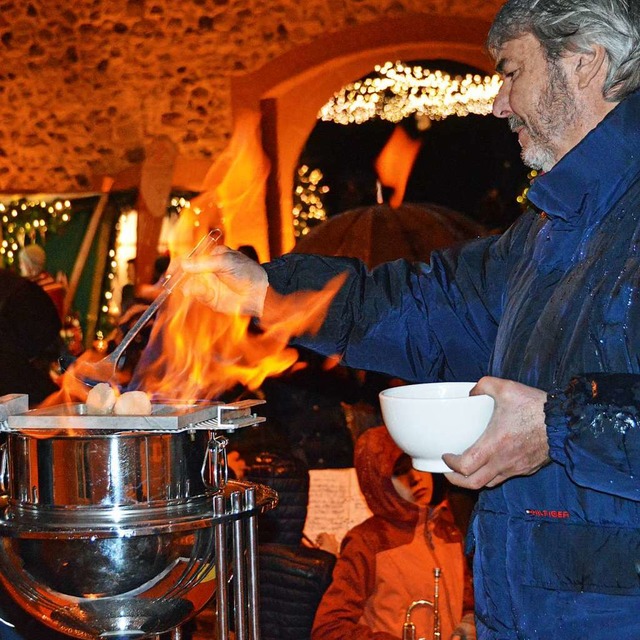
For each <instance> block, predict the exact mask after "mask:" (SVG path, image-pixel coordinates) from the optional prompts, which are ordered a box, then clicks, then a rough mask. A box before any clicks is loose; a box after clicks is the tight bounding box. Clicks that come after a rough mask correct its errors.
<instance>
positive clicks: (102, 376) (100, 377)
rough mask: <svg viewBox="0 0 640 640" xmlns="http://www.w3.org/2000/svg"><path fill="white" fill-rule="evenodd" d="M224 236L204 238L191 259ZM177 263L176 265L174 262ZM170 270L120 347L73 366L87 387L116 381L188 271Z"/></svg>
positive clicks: (218, 233)
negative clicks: (147, 327) (121, 366)
mask: <svg viewBox="0 0 640 640" xmlns="http://www.w3.org/2000/svg"><path fill="white" fill-rule="evenodd" d="M221 236H222V232H221V231H220V229H213V230H212V231H210V232H209V233H208V234H207V235H206V236H203V237H202V238H201V239H200V241H199V242H198V244H197V245H196V246H195V247H194V248H193V249H192V250H191V251H190V252H189V253H188V254H187V257H188V258H191V257H193V256H200V255H206V254H207V253H208V252H209V251H210V250H211V248H212V247H213V246H215V245H216V244H217V242H218V240H219V239H220V237H221ZM172 264H173V263H172ZM172 264H170V265H169V269H168V270H167V273H166V274H165V276H164V278H163V279H162V283H161V287H162V289H161V291H160V293H159V294H158V296H157V297H156V298H155V299H154V301H153V302H152V303H151V304H150V305H149V306H148V307H147V308H146V310H145V311H144V313H143V314H142V315H141V316H140V318H138V320H137V321H136V322H135V324H134V325H133V326H132V327H131V328H130V329H129V331H127V333H126V334H125V335H124V337H123V338H122V341H121V342H120V344H118V346H117V347H116V348H115V349H114V350H113V351H112V352H111V353H110V354H109V355H108V356H105V357H104V358H102V360H98V361H97V362H87V361H76V362H75V363H74V364H73V367H72V373H73V374H74V376H75V377H76V378H78V379H80V380H81V381H82V382H83V383H84V384H86V385H88V386H95V385H96V384H98V383H99V382H109V381H110V380H112V379H113V378H114V376H115V374H116V371H117V369H118V362H119V361H120V358H121V357H122V355H123V354H124V352H125V350H126V349H127V347H128V346H129V344H130V343H131V341H132V340H133V339H134V338H135V337H136V336H137V335H138V333H139V332H140V331H141V330H142V328H143V327H144V326H145V325H146V324H147V322H149V320H150V319H151V318H152V317H153V315H154V314H155V313H156V311H157V310H158V309H159V308H160V307H161V306H162V304H163V303H164V301H165V300H166V299H167V298H168V297H169V295H170V294H171V292H172V291H173V290H174V289H175V288H176V286H177V285H178V284H179V283H180V281H181V280H182V279H183V277H184V275H185V272H184V271H183V269H182V265H181V262H180V261H177V263H176V265H175V266H173V267H172Z"/></svg>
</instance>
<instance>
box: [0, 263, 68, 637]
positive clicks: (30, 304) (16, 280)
mask: <svg viewBox="0 0 640 640" xmlns="http://www.w3.org/2000/svg"><path fill="white" fill-rule="evenodd" d="M60 328H61V324H60V319H59V318H58V314H57V311H56V308H55V306H54V305H53V302H52V301H51V300H50V298H49V296H48V295H47V294H46V293H45V291H44V290H43V289H41V288H40V287H39V286H38V285H37V284H35V283H34V282H31V281H29V280H28V279H27V278H23V277H22V276H19V275H18V274H16V273H14V272H13V271H9V270H8V269H0V396H2V395H6V394H10V393H25V394H28V396H29V403H30V405H31V406H32V407H34V406H36V405H38V404H40V403H41V402H42V401H43V400H44V399H45V398H47V396H49V395H51V394H52V393H55V392H56V391H58V386H57V385H56V384H55V383H54V382H53V380H52V378H51V375H50V373H49V368H50V366H51V364H52V363H53V362H55V360H56V359H57V357H58V355H59V353H58V352H59V339H60V336H59V333H60ZM0 630H1V628H0ZM0 637H2V636H1V634H0Z"/></svg>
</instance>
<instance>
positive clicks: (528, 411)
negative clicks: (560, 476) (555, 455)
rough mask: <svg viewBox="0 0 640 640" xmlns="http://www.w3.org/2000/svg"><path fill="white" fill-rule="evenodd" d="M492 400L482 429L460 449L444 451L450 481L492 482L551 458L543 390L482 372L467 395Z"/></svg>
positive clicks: (537, 466)
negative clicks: (481, 375)
mask: <svg viewBox="0 0 640 640" xmlns="http://www.w3.org/2000/svg"><path fill="white" fill-rule="evenodd" d="M480 394H487V395H490V396H491V397H492V398H493V399H494V400H495V407H494V410H493V415H492V417H491V420H490V422H489V425H488V426H487V429H486V430H485V432H484V433H483V434H482V435H481V436H480V437H479V438H478V440H476V442H475V443H474V444H473V445H471V447H469V448H468V449H467V450H466V451H464V452H463V453H462V454H460V455H454V454H451V453H447V454H445V455H444V456H442V458H443V460H444V461H445V462H446V463H447V465H448V466H449V467H450V468H451V469H453V473H447V474H446V476H447V478H448V479H449V481H450V482H452V483H453V484H455V485H458V486H460V487H466V488H468V489H480V488H482V487H495V486H496V485H499V484H500V483H502V482H504V481H505V480H507V479H508V478H512V477H514V476H527V475H531V474H532V473H535V472H536V471H538V469H540V468H541V467H543V466H544V465H545V464H547V463H548V462H549V445H548V442H547V431H546V427H545V422H544V403H545V402H546V399H547V394H546V393H545V392H544V391H541V390H540V389H534V388H533V387H527V386H526V385H523V384H520V383H518V382H512V381H511V380H503V379H501V378H491V377H485V378H482V379H481V380H480V381H479V382H478V384H477V385H476V386H475V387H474V388H473V389H472V390H471V395H480Z"/></svg>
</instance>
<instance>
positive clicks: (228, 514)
mask: <svg viewBox="0 0 640 640" xmlns="http://www.w3.org/2000/svg"><path fill="white" fill-rule="evenodd" d="M228 500H229V502H230V505H231V510H230V511H227V510H225V496H223V495H217V496H215V497H214V498H213V509H214V516H215V518H216V521H217V522H219V524H216V525H214V526H215V540H216V551H215V553H216V571H217V578H218V579H217V587H216V612H217V632H218V635H217V640H229V603H230V599H229V583H230V582H231V584H232V587H233V611H234V626H235V629H234V631H235V635H234V638H235V640H260V624H259V619H258V535H257V532H258V523H257V514H256V513H255V512H254V511H255V506H256V490H255V487H254V486H250V485H248V486H245V487H242V489H241V490H239V491H233V492H232V493H231V494H230V495H229V497H228ZM247 511H249V512H252V513H251V515H250V516H249V517H248V518H247V517H244V518H241V517H240V516H241V515H242V514H243V513H244V514H246V513H247ZM229 533H231V538H232V549H231V551H232V553H233V577H232V579H231V580H229V575H228V569H227V562H226V557H227V553H228V551H229V549H228V544H227V542H228V535H229Z"/></svg>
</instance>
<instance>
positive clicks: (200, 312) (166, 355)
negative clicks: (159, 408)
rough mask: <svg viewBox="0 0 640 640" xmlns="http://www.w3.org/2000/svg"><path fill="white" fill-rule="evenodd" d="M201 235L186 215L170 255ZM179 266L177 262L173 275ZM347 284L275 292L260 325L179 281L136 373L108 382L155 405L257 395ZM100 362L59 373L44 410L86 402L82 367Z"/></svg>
mask: <svg viewBox="0 0 640 640" xmlns="http://www.w3.org/2000/svg"><path fill="white" fill-rule="evenodd" d="M200 235H202V228H201V227H199V226H198V225H195V224H194V214H193V212H191V211H189V210H188V209H185V210H183V212H182V213H181V216H180V220H179V222H178V224H177V225H176V226H175V227H174V229H173V230H172V232H171V237H170V238H169V247H170V251H171V255H172V256H173V257H177V256H183V255H186V254H187V253H189V251H190V249H191V248H192V247H194V246H196V245H197V244H198V240H200V237H199V236H200ZM175 264H179V260H176V262H172V264H171V265H170V268H169V270H171V269H172V268H173V267H174V265H175ZM184 277H185V278H186V277H190V276H188V275H186V274H185V275H184ZM343 282H344V276H343V275H342V276H336V277H335V278H334V279H333V280H331V281H330V282H329V283H328V284H327V286H326V287H325V288H324V289H323V290H322V291H302V292H297V293H294V294H291V295H288V296H279V295H278V294H276V293H274V292H271V293H270V302H269V321H268V322H267V321H263V325H262V326H260V327H259V328H258V327H256V326H255V325H254V324H253V323H252V319H251V318H250V317H248V316H244V315H238V314H237V315H225V314H221V313H218V312H215V311H213V310H212V309H211V308H209V307H208V306H206V305H204V304H203V303H201V302H199V301H197V300H195V299H193V298H191V297H187V296H185V295H184V294H183V293H182V292H181V290H180V285H179V284H178V286H177V287H176V288H175V289H173V291H172V293H171V295H170V296H168V298H167V300H166V301H165V303H164V305H163V306H162V307H161V308H160V310H159V312H158V314H157V316H156V319H155V321H154V324H153V329H152V331H151V335H150V338H149V343H148V345H147V346H146V348H145V350H144V352H143V354H142V356H141V359H140V362H139V363H138V365H137V367H136V370H135V371H134V372H133V375H132V376H131V373H130V372H129V373H128V374H124V372H119V374H118V375H119V377H118V379H116V380H113V381H111V382H112V383H113V384H114V386H116V388H117V387H118V386H120V387H122V388H126V389H127V390H133V389H137V390H141V391H145V392H146V393H147V394H149V395H150V396H151V397H152V398H153V400H154V401H155V402H167V401H179V402H184V403H193V402H196V401H202V400H214V399H219V398H220V396H221V395H222V394H223V393H224V392H225V391H228V390H229V389H232V388H234V387H236V386H237V385H241V386H242V387H244V388H246V389H249V390H256V389H258V388H259V387H260V385H261V384H262V382H263V381H264V379H265V378H266V377H267V376H273V375H278V374H281V373H283V372H284V371H286V370H287V369H289V368H290V367H291V366H293V365H294V364H295V363H296V361H297V360H298V352H297V351H296V350H295V349H294V348H291V347H290V346H289V342H290V340H291V338H292V337H294V336H300V335H303V334H308V333H315V332H317V331H318V329H319V328H320V326H321V325H322V322H323V320H324V317H325V315H326V312H327V310H328V308H329V304H330V303H331V300H332V299H333V297H334V296H335V294H336V293H337V291H338V290H339V288H340V287H341V286H342V283H343ZM103 357H104V354H103V353H96V352H95V351H94V350H91V349H89V350H87V351H85V352H84V353H83V354H82V355H81V356H80V357H79V358H78V360H77V361H76V362H75V363H74V364H73V365H72V366H71V367H70V368H69V369H68V370H67V372H66V373H65V374H64V375H62V376H61V378H60V380H59V382H60V385H61V388H60V391H59V392H57V393H55V394H53V395H52V396H50V397H49V398H47V400H45V402H44V403H42V405H41V406H50V405H54V404H56V405H57V404H65V403H74V402H80V403H83V402H86V398H87V394H88V391H89V389H90V387H87V385H85V384H84V383H83V381H82V378H83V376H82V370H83V364H85V363H91V362H95V361H97V360H100V359H101V358H103Z"/></svg>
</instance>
